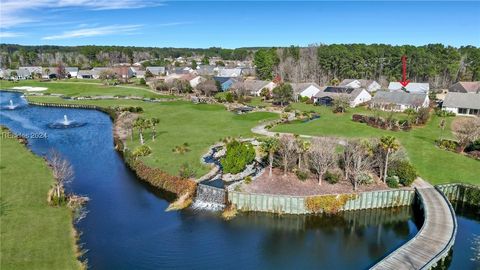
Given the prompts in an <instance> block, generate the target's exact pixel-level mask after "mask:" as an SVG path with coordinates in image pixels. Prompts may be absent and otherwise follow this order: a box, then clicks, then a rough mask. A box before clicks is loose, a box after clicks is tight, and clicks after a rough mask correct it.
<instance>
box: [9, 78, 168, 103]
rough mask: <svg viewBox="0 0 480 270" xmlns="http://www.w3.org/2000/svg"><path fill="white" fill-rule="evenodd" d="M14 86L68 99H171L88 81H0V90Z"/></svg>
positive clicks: (132, 87) (128, 86) (150, 92)
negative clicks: (80, 97)
mask: <svg viewBox="0 0 480 270" xmlns="http://www.w3.org/2000/svg"><path fill="white" fill-rule="evenodd" d="M16 86H34V87H47V88H48V90H46V91H42V93H48V94H62V95H65V96H69V97H76V96H138V97H143V98H172V96H166V95H161V94H157V93H154V92H152V91H150V90H149V89H147V88H144V87H141V86H130V85H124V86H122V85H118V86H105V85H103V84H101V83H98V82H90V81H89V80H84V81H80V80H76V79H72V80H63V81H51V82H39V81H34V80H26V81H19V82H17V83H13V82H9V81H0V89H8V88H11V87H16Z"/></svg>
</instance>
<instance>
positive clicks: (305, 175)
mask: <svg viewBox="0 0 480 270" xmlns="http://www.w3.org/2000/svg"><path fill="white" fill-rule="evenodd" d="M295 175H296V176H297V178H298V179H299V180H300V181H305V180H307V178H308V171H304V170H297V171H295Z"/></svg>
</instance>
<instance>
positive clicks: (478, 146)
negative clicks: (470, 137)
mask: <svg viewBox="0 0 480 270" xmlns="http://www.w3.org/2000/svg"><path fill="white" fill-rule="evenodd" d="M472 151H480V139H478V140H476V141H474V142H472V143H471V144H470V145H468V146H467V147H466V148H465V152H472Z"/></svg>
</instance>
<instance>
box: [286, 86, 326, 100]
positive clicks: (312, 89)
mask: <svg viewBox="0 0 480 270" xmlns="http://www.w3.org/2000/svg"><path fill="white" fill-rule="evenodd" d="M291 85H292V88H293V95H294V99H295V100H297V99H298V97H299V96H301V97H308V98H312V97H314V96H315V95H316V94H317V93H319V92H320V91H322V90H323V89H324V87H320V86H319V85H318V84H316V83H313V82H311V83H292V84H291Z"/></svg>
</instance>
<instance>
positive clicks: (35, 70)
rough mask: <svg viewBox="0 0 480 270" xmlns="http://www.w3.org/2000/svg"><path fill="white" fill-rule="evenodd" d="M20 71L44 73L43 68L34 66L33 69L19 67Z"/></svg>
mask: <svg viewBox="0 0 480 270" xmlns="http://www.w3.org/2000/svg"><path fill="white" fill-rule="evenodd" d="M18 69H26V70H28V72H30V73H42V67H40V66H33V67H19V68H18Z"/></svg>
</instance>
